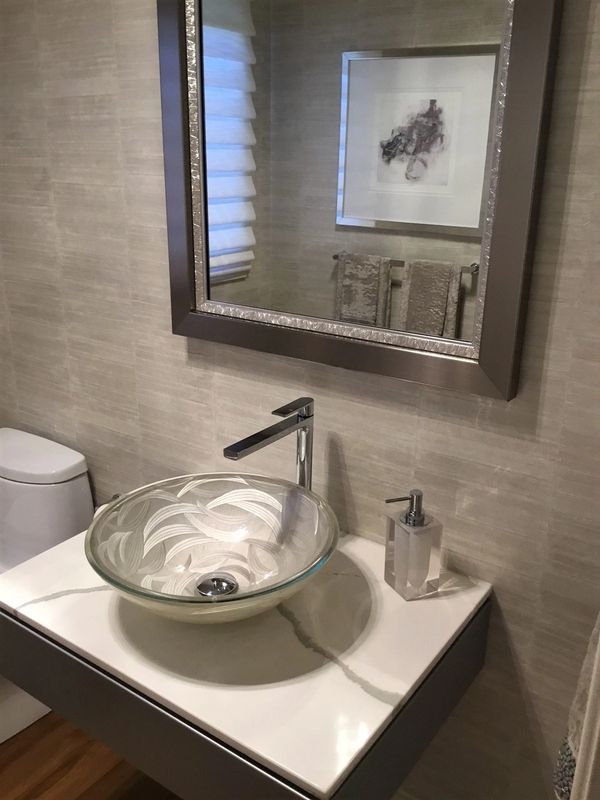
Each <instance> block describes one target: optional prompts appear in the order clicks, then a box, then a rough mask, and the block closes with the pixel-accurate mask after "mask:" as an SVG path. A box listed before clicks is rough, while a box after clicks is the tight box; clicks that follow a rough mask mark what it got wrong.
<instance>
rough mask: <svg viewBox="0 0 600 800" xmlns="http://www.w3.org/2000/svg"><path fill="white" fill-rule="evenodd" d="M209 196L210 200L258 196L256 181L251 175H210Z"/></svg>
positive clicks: (208, 179) (208, 181) (208, 180)
mask: <svg viewBox="0 0 600 800" xmlns="http://www.w3.org/2000/svg"><path fill="white" fill-rule="evenodd" d="M207 184H208V197H209V199H210V200H226V199H228V198H231V199H236V200H241V199H245V198H248V197H256V189H255V188H254V181H253V180H252V178H251V177H250V176H249V175H227V176H226V177H221V176H214V175H209V176H208V178H207Z"/></svg>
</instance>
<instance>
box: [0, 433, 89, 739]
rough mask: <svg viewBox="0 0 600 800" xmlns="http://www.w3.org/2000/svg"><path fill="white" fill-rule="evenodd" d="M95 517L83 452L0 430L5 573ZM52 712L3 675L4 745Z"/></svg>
mask: <svg viewBox="0 0 600 800" xmlns="http://www.w3.org/2000/svg"><path fill="white" fill-rule="evenodd" d="M93 514H94V508H93V505H92V494H91V491H90V484H89V481H88V476H87V465H86V463H85V458H84V457H83V456H82V455H81V454H80V453H76V452H75V451H74V450H70V449H69V448H68V447H63V446H62V445H60V444H57V443H56V442H50V441H48V440H47V439H42V438H41V437H39V436H33V435H32V434H30V433H24V432H23V431H16V430H13V429H12V428H0V574H1V573H2V572H4V571H5V570H7V569H10V568H11V567H15V566H16V565H17V564H20V563H21V562H22V561H26V560H27V559H29V558H33V556H35V555H38V553H41V552H43V551H44V550H48V548H50V547H53V546H54V545H55V544H58V543H59V542H62V541H64V540H65V539H69V538H70V537H71V536H74V535H75V534H77V533H80V532H81V531H83V530H85V529H86V528H87V527H88V526H89V524H90V522H91V521H92V517H93ZM0 646H1V642H0ZM49 710H50V709H49V708H46V706H44V705H42V703H40V702H38V701H37V700H36V699H35V698H34V697H31V696H30V695H28V694H25V692H23V691H22V690H21V689H19V688H18V687H17V686H15V685H14V684H12V683H10V682H9V681H6V680H4V678H1V677H0V743H2V742H4V741H6V740H7V739H10V738H11V737H12V736H14V735H15V734H16V733H18V732H19V731H21V730H23V729H24V728H27V727H28V726H29V725H31V724H32V723H33V722H35V721H36V720H38V719H39V718H40V717H42V716H44V714H47V713H48V711H49Z"/></svg>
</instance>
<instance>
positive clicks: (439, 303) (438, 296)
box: [394, 261, 462, 339]
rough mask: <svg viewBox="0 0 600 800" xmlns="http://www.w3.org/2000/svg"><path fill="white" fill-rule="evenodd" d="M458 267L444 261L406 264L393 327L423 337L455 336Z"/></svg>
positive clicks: (459, 280)
mask: <svg viewBox="0 0 600 800" xmlns="http://www.w3.org/2000/svg"><path fill="white" fill-rule="evenodd" d="M461 276H462V272H461V268H460V266H458V265H456V264H450V263H449V262H447V261H413V262H411V263H410V264H407V265H406V274H405V278H404V280H403V281H402V288H401V289H400V298H399V303H398V311H397V314H395V315H394V317H395V318H394V327H395V328H398V329H399V330H403V331H409V332H410V333H420V334H423V335H425V336H443V337H444V338H446V339H454V338H456V323H457V316H458V299H459V294H460V282H461Z"/></svg>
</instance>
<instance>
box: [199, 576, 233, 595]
mask: <svg viewBox="0 0 600 800" xmlns="http://www.w3.org/2000/svg"><path fill="white" fill-rule="evenodd" d="M196 588H197V589H198V594H200V595H202V597H225V596H226V595H228V594H235V593H236V592H237V590H238V588H239V586H238V582H237V581H236V579H235V578H234V577H233V575H230V574H229V573H228V572H216V573H214V574H212V575H205V576H204V577H203V578H202V579H201V580H200V581H199V582H198V584H197V586H196Z"/></svg>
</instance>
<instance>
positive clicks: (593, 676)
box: [554, 616, 600, 800]
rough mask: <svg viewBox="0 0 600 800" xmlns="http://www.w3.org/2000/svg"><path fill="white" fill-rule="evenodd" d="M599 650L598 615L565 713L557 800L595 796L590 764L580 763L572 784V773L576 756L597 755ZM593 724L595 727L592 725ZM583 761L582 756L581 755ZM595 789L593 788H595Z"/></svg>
mask: <svg viewBox="0 0 600 800" xmlns="http://www.w3.org/2000/svg"><path fill="white" fill-rule="evenodd" d="M599 647H600V616H599V617H598V621H597V622H596V626H595V628H594V631H593V633H592V636H591V638H590V644H589V647H588V651H587V655H586V657H585V660H584V662H583V667H582V669H581V675H580V676H579V682H578V684H577V690H576V692H575V699H574V700H573V705H572V706H571V712H570V714H569V725H568V731H567V736H566V737H565V740H564V742H563V744H562V747H561V749H560V752H559V754H558V761H557V763H556V769H555V771H554V793H555V794H556V797H557V798H558V800H570V798H571V797H572V796H573V800H575V797H574V795H575V794H576V795H577V800H580V798H583V797H585V798H588V797H589V798H590V800H591V798H595V797H597V796H598V795H597V794H596V792H595V790H592V789H591V783H592V782H593V781H598V780H599V779H598V777H597V772H596V777H594V778H589V776H588V775H587V774H586V772H589V771H590V769H593V768H595V765H594V764H586V763H585V761H583V760H582V762H581V764H580V765H579V767H580V769H582V770H583V771H582V772H581V774H580V772H578V773H577V775H578V780H577V781H575V772H576V769H577V762H578V758H579V755H580V753H581V752H582V751H584V750H587V751H588V752H587V757H588V760H589V758H590V751H591V752H592V753H594V752H597V747H598V741H597V739H598V714H597V711H596V709H597V702H598V697H597V692H598V686H597V683H598V678H599V677H600V676H599V675H598V665H599V664H600V661H599V660H598V659H599V658H600V656H599V655H598V648H599ZM592 684H596V685H595V687H594V688H595V696H594V691H593V690H592ZM592 697H593V698H594V701H595V704H596V705H595V707H592V708H593V711H594V715H595V720H594V719H591V717H590V719H591V723H592V724H589V720H588V730H587V733H586V735H585V736H584V728H585V726H586V716H587V715H588V714H589V711H590V700H591V698H592ZM594 723H595V724H594ZM594 729H595V730H596V733H595V735H594V734H593V730H594ZM590 738H591V739H592V741H585V740H586V739H590ZM582 759H583V756H582ZM575 784H578V790H577V789H576V790H575V792H573V789H574V785H575ZM596 788H597V786H596Z"/></svg>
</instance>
